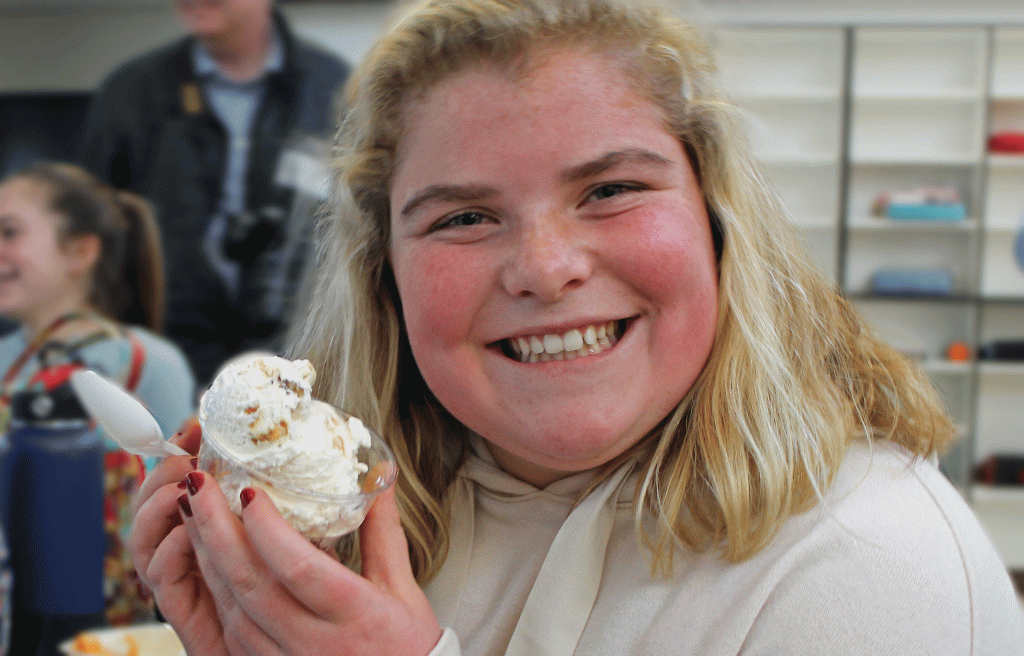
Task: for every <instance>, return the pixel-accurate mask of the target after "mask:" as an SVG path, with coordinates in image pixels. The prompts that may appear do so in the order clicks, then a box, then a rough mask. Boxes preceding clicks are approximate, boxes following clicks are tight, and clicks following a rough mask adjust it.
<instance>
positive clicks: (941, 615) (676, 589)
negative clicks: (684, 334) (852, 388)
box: [427, 443, 1024, 656]
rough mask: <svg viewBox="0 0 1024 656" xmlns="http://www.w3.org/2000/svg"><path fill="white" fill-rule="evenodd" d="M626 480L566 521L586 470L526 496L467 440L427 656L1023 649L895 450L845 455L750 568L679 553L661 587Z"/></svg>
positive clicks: (967, 551) (928, 492) (958, 501)
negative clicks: (470, 450)
mask: <svg viewBox="0 0 1024 656" xmlns="http://www.w3.org/2000/svg"><path fill="white" fill-rule="evenodd" d="M626 474H627V472H620V473H619V476H617V477H616V478H615V479H613V480H612V481H610V482H609V483H607V484H604V485H602V486H601V487H599V488H598V489H597V490H596V491H595V492H593V493H592V494H591V495H590V496H589V497H588V498H587V500H585V501H584V502H582V503H581V504H580V505H579V506H578V507H577V508H576V509H575V510H573V509H572V506H573V502H574V500H575V498H576V496H577V494H578V492H579V491H580V490H582V489H583V488H584V487H585V486H586V485H587V483H588V482H589V481H590V478H589V476H590V474H580V475H576V476H573V477H570V478H567V479H563V480H561V481H558V482H556V483H554V484H552V485H550V486H549V487H548V488H546V489H544V490H538V489H536V488H533V487H532V486H530V485H528V484H525V483H523V482H521V481H518V480H516V479H514V478H512V477H510V476H508V475H507V474H505V473H503V472H502V471H500V470H499V469H498V468H497V466H496V465H495V463H494V461H493V460H492V459H491V458H490V457H489V456H488V454H487V453H486V449H484V448H480V447H479V445H478V448H477V456H475V457H473V458H472V459H471V460H470V461H469V462H468V463H467V464H466V466H465V467H464V468H463V470H462V477H461V478H460V485H461V488H460V494H461V496H460V497H457V499H456V503H457V504H458V507H459V508H461V510H462V512H461V513H459V512H457V513H456V516H457V517H461V518H462V521H457V522H456V523H455V526H454V527H453V542H452V547H451V555H450V556H449V558H448V560H447V561H446V562H445V565H444V568H443V569H442V571H441V573H440V574H439V575H438V577H437V578H435V580H434V581H432V582H431V584H430V585H429V586H428V587H427V595H428V597H429V599H430V601H431V603H432V605H433V608H434V610H435V612H436V613H437V615H438V619H439V620H440V621H441V624H442V626H446V627H448V628H446V629H445V632H444V635H443V636H442V638H441V641H440V642H439V643H438V645H437V646H436V647H435V649H434V651H433V652H432V654H431V656H457V655H459V654H462V655H464V656H485V655H487V656H490V655H500V654H508V655H509V656H545V655H551V656H568V655H570V654H576V655H578V656H579V655H584V654H588V655H589V654H595V655H596V654H601V655H616V656H618V655H624V654H637V655H640V654H644V655H660V654H666V655H667V654H672V655H682V654H694V655H697V654H699V655H701V656H714V655H719V654H721V655H725V654H764V655H777V654H787V655H800V654H807V655H811V654H814V655H818V654H863V655H865V656H866V655H872V656H879V655H887V654H893V655H896V654H899V655H901V656H902V655H907V654H949V655H957V656H960V655H962V656H967V655H973V656H980V655H988V654H992V655H995V654H1000V655H1004V654H1024V618H1022V616H1021V611H1020V607H1019V606H1018V603H1017V600H1016V597H1015V595H1014V593H1013V590H1012V586H1011V583H1010V580H1009V577H1008V575H1007V573H1006V571H1005V568H1004V567H1003V565H1002V563H1001V562H1000V560H999V557H998V556H997V555H996V553H995V550H994V549H993V547H992V545H991V543H990V542H989V540H988V538H987V537H986V536H985V534H984V531H983V529H982V527H981V525H980V524H979V523H978V521H977V520H976V519H975V517H974V516H973V515H972V513H971V511H970V509H969V508H968V506H967V505H966V503H965V502H964V501H963V499H962V498H961V496H960V495H959V493H958V492H957V491H956V489H955V488H953V487H952V486H951V485H950V484H949V483H948V482H947V480H946V479H945V477H944V476H943V475H942V474H941V473H940V472H939V471H938V470H937V469H936V467H935V466H933V465H932V464H931V463H928V462H923V461H920V460H918V461H914V462H911V459H910V458H909V457H908V456H907V454H906V453H904V452H903V451H902V450H900V449H899V448H898V447H895V446H892V445H890V444H888V443H878V444H876V445H875V446H874V447H873V448H872V447H869V446H866V445H865V446H857V447H854V448H853V449H852V450H851V452H850V453H849V455H848V457H847V458H846V461H845V463H844V464H843V466H842V468H841V470H840V472H839V476H838V478H837V481H836V483H835V485H834V486H833V488H832V490H831V491H830V492H829V493H828V494H827V503H826V504H824V505H823V506H819V507H818V508H817V509H815V510H813V511H810V512H807V513H804V514H802V515H799V516H797V517H794V518H792V519H790V520H789V521H788V522H787V523H786V525H785V526H784V527H783V529H782V531H781V533H780V534H779V535H778V537H777V538H776V539H775V540H774V541H773V542H772V543H771V545H770V546H769V547H768V548H767V549H765V550H764V551H762V552H761V553H759V554H758V555H757V556H755V557H754V558H752V559H750V560H747V561H745V562H743V563H740V564H733V565H730V564H727V563H724V562H722V561H721V560H719V559H718V558H716V556H715V554H713V553H704V554H692V553H682V554H680V555H679V556H678V557H677V559H676V569H675V574H674V576H673V577H672V578H671V579H669V580H660V579H652V578H651V576H650V570H649V567H648V565H647V562H646V560H645V553H644V550H643V548H642V547H640V546H639V545H638V544H637V541H636V538H635V533H634V530H633V514H632V510H631V504H630V503H629V502H628V501H627V500H625V498H626V497H628V496H630V495H631V494H632V485H631V482H630V481H627V482H626V483H625V484H623V485H621V486H620V485H618V483H619V482H620V481H622V480H625V477H626ZM620 490H621V492H620ZM619 497H622V498H621V499H620V498H619ZM510 643H511V644H510Z"/></svg>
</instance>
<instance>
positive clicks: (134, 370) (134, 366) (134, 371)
mask: <svg viewBox="0 0 1024 656" xmlns="http://www.w3.org/2000/svg"><path fill="white" fill-rule="evenodd" d="M127 332H128V339H130V340H131V342H132V362H131V366H130V367H129V369H128V377H127V378H125V381H124V388H125V390H127V391H129V392H134V391H135V388H136V387H137V386H138V384H139V380H140V379H141V378H142V365H143V363H145V361H146V347H145V346H143V345H142V340H140V339H139V338H138V337H137V336H136V335H135V333H133V332H132V331H130V330H129V331H127Z"/></svg>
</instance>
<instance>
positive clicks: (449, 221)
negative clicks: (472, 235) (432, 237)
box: [430, 212, 491, 232]
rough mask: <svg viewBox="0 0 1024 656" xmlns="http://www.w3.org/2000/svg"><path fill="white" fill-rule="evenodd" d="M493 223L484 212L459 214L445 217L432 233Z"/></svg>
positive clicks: (436, 224) (432, 228)
mask: <svg viewBox="0 0 1024 656" xmlns="http://www.w3.org/2000/svg"><path fill="white" fill-rule="evenodd" d="M489 221H491V218H490V217H489V216H487V215H486V214H484V213H483V212H459V213H458V214H453V215H451V216H448V217H445V218H443V219H441V220H440V221H438V222H437V223H435V224H434V225H433V226H432V227H431V229H430V231H431V232H434V231H437V230H443V229H445V228H467V227H470V226H475V225H482V224H484V223H487V222H489Z"/></svg>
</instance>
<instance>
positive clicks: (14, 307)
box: [0, 177, 82, 321]
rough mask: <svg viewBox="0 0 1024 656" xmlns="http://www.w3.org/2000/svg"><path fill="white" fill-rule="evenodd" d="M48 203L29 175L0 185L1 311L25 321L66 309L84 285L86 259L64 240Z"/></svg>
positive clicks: (57, 221) (45, 192)
mask: <svg viewBox="0 0 1024 656" xmlns="http://www.w3.org/2000/svg"><path fill="white" fill-rule="evenodd" d="M49 202H50V198H49V194H48V192H47V190H46V188H45V187H44V186H43V185H41V184H39V183H37V182H35V181H33V180H30V179H28V178H18V177H15V178H11V179H9V180H7V181H6V182H4V183H3V184H0V313H3V314H5V315H8V316H11V317H14V318H16V319H19V320H22V321H32V320H33V319H34V318H35V317H37V316H41V315H42V314H46V313H48V312H50V311H51V310H50V308H55V307H56V308H62V307H65V306H66V304H67V300H68V298H69V296H70V295H71V294H72V293H78V289H79V287H80V285H79V284H77V281H78V279H80V278H81V267H82V263H81V261H80V260H81V258H79V257H76V256H75V255H74V254H73V253H72V249H69V248H65V247H62V245H61V244H60V240H59V238H58V225H59V221H60V217H58V216H57V215H56V214H54V213H53V212H51V211H50V209H49Z"/></svg>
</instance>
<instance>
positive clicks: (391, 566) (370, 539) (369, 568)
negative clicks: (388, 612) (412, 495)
mask: <svg viewBox="0 0 1024 656" xmlns="http://www.w3.org/2000/svg"><path fill="white" fill-rule="evenodd" d="M359 550H360V553H361V555H362V560H363V569H362V574H363V576H364V577H366V578H367V579H369V580H370V581H371V582H373V583H375V584H377V585H381V586H383V587H385V588H388V589H390V590H392V591H394V592H399V593H400V592H402V591H403V590H404V589H405V588H406V587H408V586H410V585H411V586H412V587H414V588H417V589H418V586H417V585H416V580H415V578H414V577H413V573H412V563H411V562H410V561H409V543H408V542H407V541H406V539H405V531H403V530H402V521H401V517H400V515H399V513H398V504H397V502H396V501H395V486H394V485H392V486H390V487H389V488H388V489H386V490H384V491H383V492H381V493H380V496H378V497H377V498H376V499H375V500H374V502H373V505H371V506H370V510H369V511H368V512H367V513H366V519H365V520H364V521H363V524H362V526H360V527H359Z"/></svg>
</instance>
